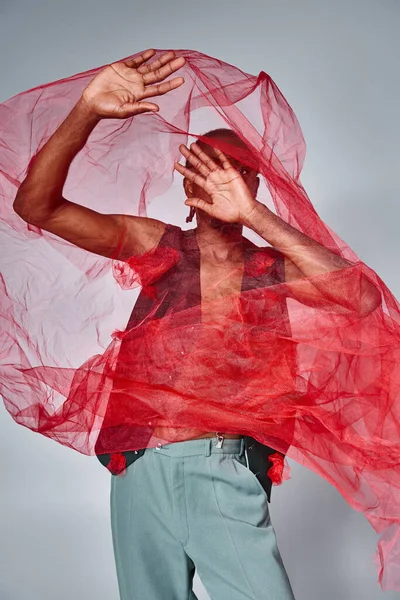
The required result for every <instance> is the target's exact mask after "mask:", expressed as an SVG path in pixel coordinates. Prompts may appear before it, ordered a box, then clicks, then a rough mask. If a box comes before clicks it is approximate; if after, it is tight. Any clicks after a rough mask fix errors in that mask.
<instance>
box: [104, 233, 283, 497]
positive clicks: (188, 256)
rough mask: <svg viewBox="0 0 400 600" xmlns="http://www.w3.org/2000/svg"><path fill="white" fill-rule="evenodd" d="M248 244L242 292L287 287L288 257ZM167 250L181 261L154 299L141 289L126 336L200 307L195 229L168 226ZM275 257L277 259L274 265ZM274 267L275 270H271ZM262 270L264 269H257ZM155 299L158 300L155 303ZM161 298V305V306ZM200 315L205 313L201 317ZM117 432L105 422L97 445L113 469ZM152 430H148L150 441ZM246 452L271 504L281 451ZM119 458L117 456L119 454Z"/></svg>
mask: <svg viewBox="0 0 400 600" xmlns="http://www.w3.org/2000/svg"><path fill="white" fill-rule="evenodd" d="M243 244H244V272H243V279H242V288H241V291H242V292H243V291H248V290H253V289H255V288H264V287H268V286H271V285H274V284H277V283H281V282H283V281H284V255H283V254H282V253H280V252H278V251H277V250H275V249H273V248H270V247H263V248H260V247H258V246H256V245H255V244H253V243H252V242H251V241H250V240H248V239H247V238H243ZM167 249H174V250H178V255H177V256H178V258H177V259H175V260H173V261H172V263H171V266H168V267H167V268H166V271H165V272H164V273H163V274H161V276H159V277H158V279H157V280H156V281H153V282H151V287H153V288H154V291H155V294H154V295H153V294H151V293H150V294H149V287H148V286H147V288H146V289H144V288H142V290H141V292H140V294H139V296H138V298H137V301H136V303H135V305H134V308H133V310H132V313H131V315H130V318H129V321H128V324H127V327H126V331H127V330H129V329H131V328H132V327H134V326H135V325H137V324H138V323H140V322H143V321H144V320H145V319H146V318H147V319H148V318H152V319H160V318H162V317H163V316H164V315H165V314H166V313H167V311H168V312H169V313H170V312H171V311H174V312H175V311H182V310H185V309H188V308H192V307H196V306H198V307H199V308H200V303H201V289H200V250H199V247H198V244H197V237H196V231H195V229H189V230H186V231H184V230H182V229H181V228H180V227H177V226H175V225H171V224H167V225H166V228H165V231H164V233H163V235H162V237H161V239H160V241H159V243H158V246H157V252H165V251H167ZM263 257H265V258H267V263H266V264H269V265H270V266H269V267H268V268H265V269H263V268H262V264H263ZM271 257H272V258H273V259H274V260H273V261H271ZM271 263H272V264H271ZM257 264H258V265H261V268H260V267H259V268H257ZM153 296H154V298H156V299H157V300H155V299H153ZM160 298H162V301H161V302H160ZM156 301H157V302H158V303H159V306H158V308H157V310H156V311H155V313H154V314H153V315H151V316H150V317H149V315H150V313H151V311H152V310H153V308H154V305H155V302H156ZM278 310H280V311H281V315H280V318H281V319H282V323H283V326H284V327H285V324H287V329H288V332H289V330H290V327H289V319H288V314H287V310H286V306H285V305H281V304H280V306H279V307H278ZM199 315H200V311H199ZM112 434H113V432H112V428H107V415H106V417H105V419H104V423H103V427H102V429H101V431H100V434H99V437H98V440H97V442H96V447H95V451H96V455H97V458H98V459H99V460H100V462H101V463H102V464H103V465H104V466H105V467H108V465H109V463H110V460H111V457H112V455H111V454H110V453H108V452H106V451H105V447H107V448H109V447H110V439H112ZM151 434H152V429H151V430H150V429H149V438H150V437H151ZM244 440H245V446H246V449H247V456H248V462H249V468H250V469H251V471H252V472H253V473H254V474H255V475H256V476H257V478H258V480H259V481H260V483H261V485H262V486H263V488H264V490H265V491H266V493H267V496H268V501H270V497H271V486H272V482H271V479H270V478H269V477H268V476H267V471H268V469H269V468H270V467H272V462H270V461H269V456H270V455H271V454H272V453H275V452H276V450H275V449H273V448H270V447H268V446H265V445H264V444H261V443H260V442H258V441H257V440H255V439H253V438H251V437H249V436H244ZM116 452H117V450H116ZM144 452H145V448H144V449H140V450H132V451H124V452H122V453H121V454H122V455H123V456H124V457H125V460H126V466H127V467H129V465H130V464H132V463H133V462H134V461H135V460H137V459H138V458H140V457H141V456H143V454H144Z"/></svg>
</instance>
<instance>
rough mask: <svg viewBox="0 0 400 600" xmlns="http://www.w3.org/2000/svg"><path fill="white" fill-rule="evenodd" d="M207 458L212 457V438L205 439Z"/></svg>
mask: <svg viewBox="0 0 400 600" xmlns="http://www.w3.org/2000/svg"><path fill="white" fill-rule="evenodd" d="M204 442H205V443H204V447H205V456H210V455H211V444H212V438H204Z"/></svg>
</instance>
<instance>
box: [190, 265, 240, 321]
mask: <svg viewBox="0 0 400 600" xmlns="http://www.w3.org/2000/svg"><path fill="white" fill-rule="evenodd" d="M243 273H244V262H243V260H241V261H226V262H224V263H216V262H215V261H210V260H208V259H207V258H204V257H201V258H200V290H199V291H200V300H201V301H200V305H201V320H202V322H203V323H204V322H209V323H215V322H216V321H218V320H219V319H221V317H222V316H223V315H226V314H228V313H229V311H231V310H232V308H234V307H235V306H237V305H238V303H239V299H240V295H241V291H242V283H243Z"/></svg>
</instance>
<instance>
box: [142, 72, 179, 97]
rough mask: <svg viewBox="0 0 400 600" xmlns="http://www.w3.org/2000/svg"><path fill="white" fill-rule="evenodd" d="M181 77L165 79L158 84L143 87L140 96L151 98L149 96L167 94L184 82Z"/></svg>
mask: <svg viewBox="0 0 400 600" xmlns="http://www.w3.org/2000/svg"><path fill="white" fill-rule="evenodd" d="M184 81H185V80H184V79H183V77H174V78H173V79H170V80H169V81H165V82H164V83H159V84H158V85H149V86H147V87H145V88H144V91H143V94H142V98H151V96H163V95H164V94H167V93H168V92H170V91H171V90H175V89H176V88H178V87H180V86H181V85H182V84H183V83H184Z"/></svg>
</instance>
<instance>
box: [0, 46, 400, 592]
mask: <svg viewBox="0 0 400 600" xmlns="http://www.w3.org/2000/svg"><path fill="white" fill-rule="evenodd" d="M164 52H165V51H161V50H160V51H157V55H156V57H157V56H159V55H160V54H162V53H164ZM176 54H177V56H185V57H186V61H187V62H186V65H185V67H184V68H183V69H182V72H179V75H182V76H183V77H184V78H185V83H184V85H183V86H182V87H180V88H179V89H177V90H175V91H174V92H173V93H171V94H167V95H166V96H162V97H160V98H158V99H157V103H158V104H159V106H160V111H159V113H157V114H143V115H137V116H135V117H133V118H129V119H127V120H124V121H118V120H104V121H102V122H101V123H100V124H99V125H98V126H97V127H96V129H95V130H94V132H93V133H92V135H91V136H90V139H89V141H88V143H87V144H86V146H85V148H84V150H83V151H82V152H81V153H80V154H79V155H78V156H77V158H76V159H75V160H74V162H73V164H72V167H71V169H70V173H69V176H68V179H67V185H66V188H65V190H64V195H65V197H66V198H68V199H69V200H72V201H74V202H77V203H79V204H82V205H85V206H89V207H91V208H93V209H95V210H97V211H99V212H103V213H124V214H131V215H139V216H152V217H156V218H158V219H160V220H162V221H165V222H167V223H168V224H169V225H170V230H171V231H172V232H174V231H175V232H176V231H177V230H174V229H173V227H172V225H176V226H178V227H179V226H182V229H187V226H186V225H184V223H185V217H186V215H187V213H188V208H187V207H186V206H185V205H184V199H185V196H184V193H183V188H182V177H180V176H179V175H178V174H177V173H176V172H175V174H174V162H175V161H179V160H180V159H181V154H180V152H179V145H180V144H182V143H184V144H187V143H188V141H189V142H190V141H192V138H193V139H194V138H197V137H198V136H199V135H201V134H203V133H204V132H206V131H209V130H211V129H214V128H217V127H225V128H229V129H232V130H233V131H235V132H236V133H237V134H238V135H239V136H240V137H241V138H242V139H243V140H244V141H245V142H246V143H247V145H248V147H249V148H250V149H251V153H249V155H248V157H247V159H246V157H243V155H242V154H241V155H240V156H239V154H238V153H239V149H238V148H237V147H234V146H232V147H231V148H228V147H227V145H226V144H225V145H224V144H222V143H219V142H218V140H216V139H213V140H211V141H210V143H212V145H215V146H216V147H220V149H222V150H223V151H225V152H229V154H230V155H231V156H233V157H237V158H239V159H240V160H242V161H243V160H248V161H249V162H251V161H253V160H257V165H258V169H259V171H260V173H261V175H262V177H261V179H262V185H261V186H260V192H259V195H258V200H259V201H261V202H264V203H265V204H266V205H267V206H268V207H269V208H271V209H272V210H273V211H274V212H275V213H276V214H277V215H279V216H280V217H281V218H282V219H283V220H284V221H285V222H286V223H289V224H290V225H292V226H293V227H295V228H296V229H298V230H299V231H301V232H303V233H305V234H306V235H307V236H309V237H310V238H313V239H314V240H316V241H317V242H319V243H320V244H322V245H323V246H325V247H326V248H328V249H329V250H330V251H332V252H334V253H336V254H337V255H339V256H341V257H343V258H345V259H347V260H348V261H349V262H350V263H351V264H350V265H349V267H347V268H343V269H341V270H335V271H333V272H329V273H325V274H324V275H319V276H317V277H313V278H312V279H313V281H312V283H313V285H314V286H315V289H317V290H319V293H320V301H319V302H318V303H316V304H315V305H313V306H312V305H306V304H303V303H301V302H299V301H298V300H296V299H295V296H296V294H295V282H285V281H278V282H277V281H276V280H274V281H272V280H268V281H270V283H269V284H268V285H267V284H263V285H261V287H260V286H249V289H244V290H243V292H242V295H241V298H240V302H236V303H235V302H232V303H231V304H228V305H227V302H226V300H218V301H213V303H214V304H215V307H213V308H215V310H216V311H217V312H218V313H219V314H220V318H219V319H218V321H216V322H215V323H209V322H207V323H205V322H202V320H201V313H200V305H199V303H198V302H197V303H196V301H195V299H194V300H193V293H194V292H193V289H192V288H191V287H190V286H188V285H186V286H185V281H186V282H187V279H186V280H185V275H186V276H187V277H189V276H190V275H191V274H193V273H192V272H191V269H192V270H193V268H194V266H193V261H192V262H191V260H190V256H189V259H188V257H187V256H186V258H185V257H183V251H182V248H177V247H176V246H174V245H173V244H169V243H165V244H164V245H161V246H158V247H157V248H154V249H153V250H152V251H150V252H148V253H146V254H144V255H142V256H140V257H132V258H131V259H130V260H128V261H125V262H122V261H118V260H110V259H106V258H103V257H100V256H97V255H95V254H90V253H88V252H86V251H84V250H81V249H79V248H77V247H74V246H73V245H71V244H69V243H67V242H65V241H63V240H61V239H59V238H57V237H56V236H54V235H51V234H50V233H47V232H46V231H42V230H40V229H38V228H36V227H33V226H29V225H27V224H26V223H25V222H24V221H23V220H22V219H21V218H20V217H19V216H18V215H17V214H16V213H15V212H14V211H13V206H12V204H13V200H14V198H15V195H16V192H17V189H18V187H19V185H20V183H21V182H22V180H23V179H24V177H25V175H26V173H27V169H28V167H29V164H30V162H31V161H32V159H33V158H34V156H35V154H36V153H37V152H38V150H39V149H40V148H41V147H42V146H43V145H44V144H45V142H46V141H47V140H48V139H49V137H50V136H51V134H52V133H53V132H54V131H55V130H56V128H57V127H58V126H59V125H60V123H61V122H62V121H63V120H64V118H65V117H66V116H67V114H68V113H69V112H70V111H71V109H72V108H73V106H74V104H75V103H76V102H77V101H78V99H79V98H80V96H81V94H82V92H83V90H84V88H85V87H86V86H87V84H88V83H89V81H90V80H91V79H92V78H93V77H94V75H96V74H97V73H98V71H99V70H100V69H94V70H92V71H89V72H86V73H82V74H78V75H75V76H73V77H69V78H67V79H63V80H60V81H57V82H55V83H51V84H48V85H44V86H40V87H37V88H35V89H33V90H30V91H28V92H25V93H23V94H19V95H18V96H16V97H14V98H12V99H11V100H9V101H7V102H5V103H4V104H2V105H1V106H0V200H1V202H0V248H1V276H0V298H1V311H0V341H1V343H0V352H1V361H0V393H1V395H2V397H3V400H4V402H5V405H6V408H7V410H8V411H9V413H10V414H11V415H12V417H13V418H14V419H15V421H16V422H17V423H20V424H21V425H24V426H25V427H28V428H30V429H32V430H34V431H37V432H39V433H41V434H43V435H45V436H47V437H49V438H52V439H54V440H56V441H58V442H59V443H61V444H64V445H65V446H69V447H71V448H74V449H75V450H77V451H79V452H81V453H84V454H88V455H93V454H95V448H96V451H99V448H100V451H101V452H104V453H106V452H110V453H111V452H122V451H125V450H135V449H139V448H146V447H153V446H156V445H157V443H159V442H161V443H165V442H171V441H178V440H184V439H187V438H188V437H194V436H195V435H196V434H197V435H200V434H201V433H202V432H204V431H214V430H215V431H217V430H219V431H227V432H228V431H229V432H232V433H241V434H244V435H249V436H252V437H254V438H255V439H257V440H258V441H260V442H261V443H263V444H266V445H269V446H271V447H273V448H275V449H276V450H278V451H281V452H285V451H286V454H287V455H288V456H289V457H290V458H292V459H294V460H295V461H297V462H299V463H301V464H302V465H305V466H306V467H308V468H310V469H312V470H313V471H314V472H316V473H318V474H319V475H321V476H322V477H323V478H325V479H326V480H328V481H329V482H331V483H332V485H334V486H335V487H336V488H337V489H338V490H339V491H340V493H341V494H342V495H343V496H344V498H345V499H346V500H347V502H348V503H349V504H350V505H351V506H352V507H353V508H355V509H356V510H358V511H362V512H363V513H364V514H365V516H366V518H367V519H368V521H369V522H370V523H371V525H372V526H373V527H374V529H375V530H376V531H377V532H378V533H379V534H380V540H379V545H378V554H377V566H378V570H379V581H380V583H381V585H382V587H383V588H384V589H398V590H400V534H399V532H400V529H399V525H400V462H399V457H400V444H399V434H400V420H399V415H400V404H399V385H400V374H399V373H400V371H399V305H398V303H397V301H396V299H395V298H394V296H393V294H392V293H391V292H390V291H389V290H388V288H387V287H386V286H385V284H384V283H383V282H382V280H381V279H380V278H379V277H378V275H377V274H376V273H375V272H374V271H373V270H371V269H370V268H369V267H368V266H367V265H365V264H364V263H363V262H362V261H361V260H360V259H359V258H358V257H357V256H356V254H355V253H354V252H353V251H352V250H351V249H350V248H349V247H348V246H347V245H346V244H345V243H344V242H343V241H342V240H341V239H340V238H339V237H338V236H337V235H336V234H335V233H334V232H333V231H332V230H331V229H329V227H328V226H327V225H326V224H325V223H323V221H322V220H321V219H320V218H319V217H318V215H317V214H316V212H315V210H314V208H313V206H312V204H311V202H310V200H309V199H308V197H307V194H306V192H305V190H304V188H303V187H302V185H301V183H300V179H299V176H300V172H301V168H302V164H303V160H304V154H305V144H304V140H303V136H302V133H301V129H300V127H299V124H298V122H297V119H296V117H295V115H294V113H293V111H292V109H291V108H290V106H289V105H288V103H287V101H286V100H285V98H284V97H283V96H282V94H281V93H280V91H279V89H278V88H277V86H276V85H275V83H274V82H273V81H272V80H271V78H270V77H269V76H268V75H267V74H266V73H264V72H261V73H260V74H259V75H258V77H256V76H253V75H249V74H247V73H244V72H242V71H241V70H240V69H238V68H236V67H234V66H232V65H229V64H227V63H224V62H222V61H220V60H217V59H216V58H212V57H209V56H206V55H204V54H201V53H199V52H195V51H189V50H178V51H176ZM189 228H193V226H189ZM178 231H179V230H178ZM244 236H245V237H249V232H248V231H246V230H244ZM256 244H257V245H258V246H261V247H262V248H263V250H262V251H260V252H258V251H255V249H254V247H253V249H252V251H251V252H250V254H249V259H248V265H247V269H248V277H249V278H253V280H254V281H261V279H260V278H261V277H262V276H263V275H265V273H268V272H269V271H268V270H269V269H273V268H274V264H275V261H276V255H275V254H274V251H273V249H270V248H268V244H267V242H266V241H265V240H263V239H261V238H259V239H258V241H257V242H256ZM187 250H188V251H189V255H190V251H191V250H192V251H193V247H190V246H188V247H187ZM193 256H194V255H193ZM184 258H185V259H184ZM193 260H194V259H193ZM171 269H172V270H173V271H170V270H171ZM169 272H170V273H173V276H172V278H170V279H169V281H170V282H171V281H172V283H173V287H168V286H162V285H158V283H159V282H160V281H163V277H165V275H166V274H167V273H169ZM366 280H368V281H369V283H370V284H373V285H374V286H375V287H376V288H377V290H379V296H380V302H379V305H378V306H376V305H375V306H373V307H372V306H368V305H367V304H366V300H365V296H364V294H363V287H362V286H363V282H365V281H366ZM271 281H272V283H271ZM171 285H172V284H171V283H170V286H171ZM140 288H141V294H142V297H143V298H150V299H151V300H152V302H153V307H154V310H152V313H151V315H147V316H146V317H145V318H143V319H138V318H137V319H136V321H133V322H132V321H131V322H130V315H131V312H132V308H133V306H134V304H135V300H136V298H137V294H138V292H139V289H140ZM178 288H179V289H180V290H181V292H182V293H181V296H180V298H181V301H180V302H178V303H177V302H172V301H171V298H175V299H176V297H177V296H176V294H175V296H174V294H173V292H176V290H177V289H178ZM339 289H340V290H342V292H343V303H341V304H340V305H338V304H336V303H335V302H334V301H333V300H332V296H331V294H330V293H329V291H330V290H335V291H336V292H337V290H339ZM349 297H351V299H352V302H351V304H350V303H349V305H348V306H347V307H346V298H349ZM218 303H222V304H223V306H222V304H221V306H220V307H218ZM355 305H357V306H356V307H355ZM227 306H228V308H227ZM203 308H204V306H201V309H203ZM219 309H221V310H219ZM159 426H162V427H163V428H168V429H167V430H168V431H169V434H168V436H166V435H164V436H163V437H160V436H159V435H158V433H157V427H159ZM163 431H164V432H165V431H166V429H163ZM288 447H289V449H288V450H286V449H287V448H288Z"/></svg>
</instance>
